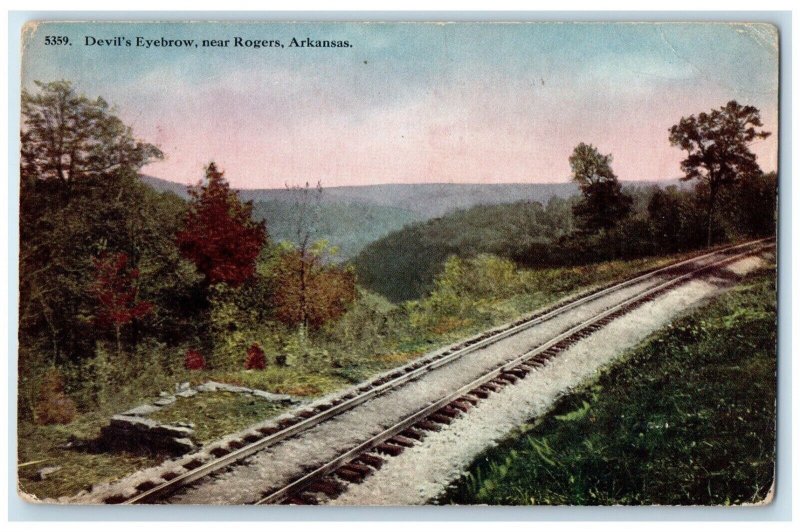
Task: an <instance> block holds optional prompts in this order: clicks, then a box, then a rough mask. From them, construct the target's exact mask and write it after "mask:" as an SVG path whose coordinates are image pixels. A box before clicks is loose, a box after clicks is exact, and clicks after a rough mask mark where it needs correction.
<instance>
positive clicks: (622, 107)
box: [136, 78, 777, 188]
mask: <svg viewBox="0 0 800 532" xmlns="http://www.w3.org/2000/svg"><path fill="white" fill-rule="evenodd" d="M234 81H235V82H234V83H231V82H229V81H227V80H214V82H213V83H209V84H208V85H207V86H205V87H202V88H201V89H200V90H196V91H195V92H194V96H193V97H192V98H190V99H181V101H176V100H175V98H174V97H170V94H186V92H182V91H181V90H180V88H176V89H175V90H173V91H165V92H163V93H162V95H163V96H161V97H159V98H158V99H152V100H150V102H149V103H148V105H150V106H155V107H157V112H155V113H152V115H151V117H150V118H149V119H147V120H143V119H142V118H141V115H140V117H137V118H138V120H136V122H137V123H136V132H137V134H139V135H140V136H142V137H143V138H146V139H148V140H154V141H155V142H157V143H159V144H160V145H161V147H162V149H163V150H164V152H165V153H166V155H167V159H166V160H165V161H164V162H160V163H156V164H153V165H150V166H149V167H147V168H146V169H145V172H146V173H148V174H151V175H154V176H157V177H161V178H164V179H169V180H173V181H180V182H184V183H191V182H195V181H197V180H198V179H199V178H200V177H201V176H202V175H203V172H202V169H203V166H204V165H205V164H207V163H208V162H209V161H211V160H214V161H216V162H217V163H218V165H219V166H220V167H221V168H223V169H224V170H225V171H226V176H227V177H228V178H229V179H230V180H231V182H232V183H233V184H234V186H237V187H240V188H272V187H282V186H283V185H284V184H285V183H290V184H291V183H302V182H305V181H311V182H314V181H317V180H320V179H321V180H322V181H323V183H324V184H326V185H328V186H335V185H364V184H371V183H419V182H556V181H564V180H566V179H567V178H568V175H569V165H568V162H567V157H568V156H569V154H570V152H571V150H572V148H573V147H574V146H575V145H576V144H577V143H578V142H589V143H593V144H595V145H597V146H598V148H599V149H600V150H601V151H603V152H604V153H609V152H610V153H612V154H613V155H614V164H613V166H614V170H615V171H616V172H617V174H618V175H619V176H620V178H621V179H626V180H632V179H637V180H639V179H647V180H657V179H669V178H675V177H678V176H679V175H680V168H679V162H680V160H681V158H682V154H681V152H680V150H678V149H677V148H674V147H671V146H670V145H669V142H668V140H667V129H668V128H669V127H670V126H671V125H672V124H674V123H675V122H676V121H677V120H678V119H679V118H680V117H681V116H684V115H687V114H691V113H697V112H700V111H703V110H707V109H710V108H712V107H714V106H719V105H722V104H724V103H725V102H726V101H727V100H728V99H730V97H729V96H727V95H726V94H725V91H724V90H719V89H717V90H713V89H709V88H708V87H705V88H702V90H697V89H699V88H700V87H689V88H687V87H681V88H680V89H677V90H674V91H666V90H665V91H663V92H647V91H644V90H639V89H638V88H634V89H635V90H624V87H623V88H620V89H616V90H607V91H601V90H600V88H599V87H598V86H597V85H596V84H594V85H593V84H590V83H587V84H586V86H585V87H584V89H583V90H581V91H575V90H574V89H570V88H569V87H561V86H559V80H557V79H551V80H547V81H546V82H545V84H544V85H542V84H541V83H538V84H537V83H535V82H529V81H526V80H516V81H515V82H513V83H506V84H500V83H498V84H497V85H495V86H492V84H491V83H490V80H487V81H485V82H484V83H482V84H476V85H475V86H473V87H469V86H467V85H465V84H463V83H459V84H456V85H452V84H451V85H447V84H440V85H437V86H435V87H434V88H433V90H431V91H430V92H428V93H427V94H426V95H422V96H420V97H419V98H416V99H399V100H397V101H396V102H394V103H393V104H391V105H386V106H382V107H369V106H366V105H364V106H359V105H358V101H355V105H354V102H353V98H352V97H349V98H347V100H348V101H347V105H344V104H343V98H344V96H343V92H342V89H341V87H338V86H337V87H334V88H332V89H331V88H328V87H317V86H309V87H307V88H305V89H298V88H297V87H298V84H297V80H294V81H293V82H292V83H286V84H281V83H280V79H279V78H278V79H272V82H270V80H269V79H260V80H258V82H259V83H260V87H262V89H261V90H257V89H256V90H254V89H253V88H252V87H253V84H252V80H246V79H239V80H234ZM587 81H589V80H588V79H587ZM592 81H595V82H596V81H597V80H596V79H595V80H592ZM240 83H241V84H243V85H244V86H241V85H240ZM301 85H302V84H301ZM573 86H574V85H573ZM741 101H745V100H744V99H741ZM763 117H764V119H765V125H766V127H767V129H768V130H770V131H776V127H777V123H776V120H777V111H776V109H769V108H764V109H763ZM776 147H777V143H776V138H775V135H773V136H772V137H770V138H769V139H768V140H767V141H764V142H761V143H759V144H758V145H757V146H755V147H754V149H755V151H756V153H757V154H758V155H759V161H760V162H761V164H762V166H763V167H764V168H765V169H766V170H772V169H774V168H775V165H776V163H777V148H776Z"/></svg>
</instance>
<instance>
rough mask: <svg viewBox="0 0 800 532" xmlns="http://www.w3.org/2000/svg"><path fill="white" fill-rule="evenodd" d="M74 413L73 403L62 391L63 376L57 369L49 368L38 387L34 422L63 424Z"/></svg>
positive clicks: (71, 417) (71, 418) (75, 410)
mask: <svg viewBox="0 0 800 532" xmlns="http://www.w3.org/2000/svg"><path fill="white" fill-rule="evenodd" d="M76 414H77V409H76V408H75V403H74V402H73V401H72V399H70V398H69V397H68V396H67V394H65V393H64V378H63V377H62V376H61V374H60V373H59V372H58V370H57V369H55V368H53V369H51V370H49V371H48V372H47V374H45V376H44V379H43V381H42V385H41V387H40V389H39V402H38V403H37V404H36V408H35V416H36V423H38V424H40V425H53V424H62V425H63V424H67V423H69V422H71V421H72V420H73V419H74V418H75V415H76Z"/></svg>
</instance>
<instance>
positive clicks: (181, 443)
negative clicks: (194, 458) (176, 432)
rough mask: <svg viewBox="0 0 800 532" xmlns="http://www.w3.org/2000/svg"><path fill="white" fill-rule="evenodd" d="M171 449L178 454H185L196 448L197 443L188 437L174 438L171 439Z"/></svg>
mask: <svg viewBox="0 0 800 532" xmlns="http://www.w3.org/2000/svg"><path fill="white" fill-rule="evenodd" d="M172 445H173V449H174V450H175V452H177V453H179V454H186V453H189V452H192V451H194V450H195V449H197V445H196V444H195V443H194V442H193V441H192V440H190V439H189V438H175V439H174V440H172Z"/></svg>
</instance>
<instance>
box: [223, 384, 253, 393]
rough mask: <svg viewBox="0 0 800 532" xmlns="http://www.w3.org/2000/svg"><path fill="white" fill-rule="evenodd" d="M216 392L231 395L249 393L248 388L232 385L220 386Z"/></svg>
mask: <svg viewBox="0 0 800 532" xmlns="http://www.w3.org/2000/svg"><path fill="white" fill-rule="evenodd" d="M218 390H220V391H223V392H231V393H250V392H251V390H250V388H245V387H244V386H234V385H232V384H220V385H219V388H218Z"/></svg>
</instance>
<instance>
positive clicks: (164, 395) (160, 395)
mask: <svg viewBox="0 0 800 532" xmlns="http://www.w3.org/2000/svg"><path fill="white" fill-rule="evenodd" d="M171 395H172V394H171V393H169V392H161V393H159V394H158V396H159V397H170V396H171Z"/></svg>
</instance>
